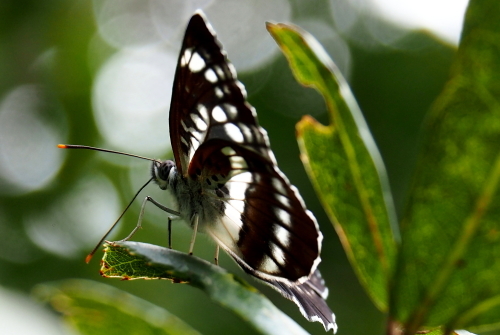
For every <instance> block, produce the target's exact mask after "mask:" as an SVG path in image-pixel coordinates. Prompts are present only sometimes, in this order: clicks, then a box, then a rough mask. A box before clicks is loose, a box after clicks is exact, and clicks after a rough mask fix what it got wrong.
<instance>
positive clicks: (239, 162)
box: [229, 156, 248, 170]
mask: <svg viewBox="0 0 500 335" xmlns="http://www.w3.org/2000/svg"><path fill="white" fill-rule="evenodd" d="M229 162H230V163H231V168H233V169H235V170H243V169H247V168H248V165H247V162H246V161H245V159H244V158H243V157H241V156H231V157H229Z"/></svg>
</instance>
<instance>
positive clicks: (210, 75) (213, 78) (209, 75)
mask: <svg viewBox="0 0 500 335" xmlns="http://www.w3.org/2000/svg"><path fill="white" fill-rule="evenodd" d="M205 79H206V80H208V81H209V82H211V83H212V84H215V83H216V82H218V81H219V78H217V75H216V74H215V72H214V70H212V69H207V70H206V71H205Z"/></svg>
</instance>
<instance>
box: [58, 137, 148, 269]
mask: <svg viewBox="0 0 500 335" xmlns="http://www.w3.org/2000/svg"><path fill="white" fill-rule="evenodd" d="M57 147H58V148H59V149H88V150H94V151H101V152H108V153H111V154H118V155H124V156H129V157H135V158H140V159H145V160H148V161H152V162H156V159H152V158H148V157H143V156H138V155H133V154H128V153H126V152H120V151H115V150H108V149H102V148H96V147H89V146H87V145H75V144H58V145H57ZM152 180H153V178H151V179H149V180H148V181H147V182H146V183H145V184H144V185H143V186H142V187H141V188H140V189H139V191H137V193H136V194H135V195H134V197H133V198H132V200H130V202H129V204H128V205H127V207H126V208H125V209H124V210H123V212H122V213H121V214H120V217H118V219H117V220H116V221H115V223H113V224H112V225H111V227H110V228H109V229H108V231H107V232H106V234H104V236H103V237H102V238H101V240H100V241H99V243H97V245H96V246H95V248H94V249H92V251H91V252H90V254H88V255H87V257H85V262H86V263H88V262H90V260H91V259H92V257H93V256H94V254H95V252H96V251H97V249H99V247H100V246H101V244H102V242H104V240H105V239H106V237H107V236H108V235H109V234H110V233H111V231H112V230H113V229H114V228H115V227H116V225H117V224H118V222H119V221H120V220H121V218H122V217H123V215H125V212H126V211H127V210H128V209H129V208H130V206H132V203H133V202H134V200H135V199H136V198H137V196H138V195H139V193H141V191H142V190H143V189H144V188H145V187H146V186H147V185H148V184H149V183H150V182H151V181H152Z"/></svg>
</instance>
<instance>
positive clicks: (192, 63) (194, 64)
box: [189, 52, 205, 73]
mask: <svg viewBox="0 0 500 335" xmlns="http://www.w3.org/2000/svg"><path fill="white" fill-rule="evenodd" d="M204 68H205V60H204V59H203V58H202V57H201V56H200V54H199V53H197V52H195V53H193V55H192V56H191V59H190V60H189V70H191V71H192V72H195V73H196V72H200V71H201V70H203V69H204Z"/></svg>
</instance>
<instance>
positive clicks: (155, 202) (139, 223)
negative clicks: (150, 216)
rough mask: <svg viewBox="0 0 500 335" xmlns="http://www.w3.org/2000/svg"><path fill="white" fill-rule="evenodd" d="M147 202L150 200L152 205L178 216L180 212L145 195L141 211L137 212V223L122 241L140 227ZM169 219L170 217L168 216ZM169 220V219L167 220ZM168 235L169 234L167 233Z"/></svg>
mask: <svg viewBox="0 0 500 335" xmlns="http://www.w3.org/2000/svg"><path fill="white" fill-rule="evenodd" d="M148 201H149V202H151V203H152V204H153V205H155V206H156V207H158V208H159V209H161V210H163V211H165V212H167V213H170V214H173V215H175V216H176V217H178V216H180V214H181V213H179V212H177V211H174V210H172V209H170V208H168V207H165V206H163V205H162V204H160V203H159V202H157V201H156V200H154V199H153V198H151V197H150V196H147V197H146V198H145V199H144V201H143V202H142V206H141V211H140V212H139V219H138V220H137V225H136V226H135V228H134V229H133V230H132V232H131V233H130V234H128V236H127V237H125V238H124V239H123V240H122V241H127V240H129V239H130V238H131V237H132V236H134V234H135V233H136V232H137V230H139V228H142V218H143V216H144V211H145V209H146V204H147V203H148ZM169 220H170V218H169ZM169 222H170V221H169ZM169 236H170V234H169Z"/></svg>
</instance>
